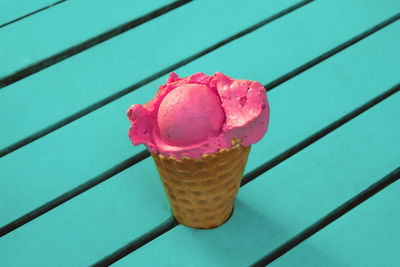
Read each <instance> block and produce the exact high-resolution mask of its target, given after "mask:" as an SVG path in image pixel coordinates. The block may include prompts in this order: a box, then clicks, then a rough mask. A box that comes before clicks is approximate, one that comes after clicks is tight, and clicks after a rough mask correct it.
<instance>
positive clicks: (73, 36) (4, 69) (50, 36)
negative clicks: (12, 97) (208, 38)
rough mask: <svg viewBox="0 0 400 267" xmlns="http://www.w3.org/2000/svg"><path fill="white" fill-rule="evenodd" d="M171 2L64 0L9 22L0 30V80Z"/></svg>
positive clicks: (163, 0) (166, 0)
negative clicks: (19, 19) (11, 22)
mask: <svg viewBox="0 0 400 267" xmlns="http://www.w3.org/2000/svg"><path fill="white" fill-rule="evenodd" d="M172 2H173V1H172V0H162V1H156V0H151V1H145V2H144V3H138V2H136V1H129V0H114V1H110V0H100V1H98V0H84V1H67V2H65V3H63V4H62V5H57V6H54V7H53V8H50V9H47V10H44V11H43V12H40V13H37V14H34V15H32V16H30V17H27V18H26V19H24V20H21V21H18V22H16V23H13V24H11V25H8V27H5V28H2V29H0V40H1V42H0V51H1V54H0V58H1V62H2V64H1V65H0V80H2V79H4V78H6V77H8V76H9V75H12V74H13V73H15V72H17V71H19V70H21V69H23V68H25V67H27V66H30V65H32V64H35V63H37V62H39V61H41V60H43V59H46V58H49V57H50V56H52V55H55V54H57V53H59V52H61V51H63V50H65V49H68V48H70V47H71V46H75V45H77V44H79V43H82V42H84V41H86V40H88V39H90V38H92V37H94V36H96V35H100V34H102V33H104V32H106V31H108V30H111V29H112V28H114V27H117V26H119V25H121V24H124V23H126V22H128V21H131V20H134V19H136V18H138V17H140V16H143V15H145V14H147V13H149V12H151V11H153V10H154V9H158V8H160V7H162V6H164V5H167V4H169V3H172ZM77 22H79V23H77Z"/></svg>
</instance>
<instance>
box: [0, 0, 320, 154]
mask: <svg viewBox="0 0 400 267" xmlns="http://www.w3.org/2000/svg"><path fill="white" fill-rule="evenodd" d="M312 1H314V0H306V1H302V2H299V3H297V4H295V5H293V6H291V7H289V8H287V9H284V10H282V11H280V12H279V13H277V14H275V15H273V16H271V17H269V18H266V19H264V20H262V21H261V22H259V23H256V24H254V25H253V26H250V27H249V28H247V29H245V30H243V31H241V32H238V33H237V34H234V35H232V36H231V37H228V38H227V39H224V40H222V41H220V42H218V43H217V44H215V45H212V46H210V47H208V48H206V49H205V50H203V51H200V52H198V53H196V54H194V55H192V56H190V57H188V58H186V59H184V60H182V61H179V62H177V63H175V64H173V65H171V66H170V67H168V68H166V69H164V70H161V71H160V72H157V73H155V74H153V75H151V76H149V77H147V78H145V79H143V80H141V81H139V82H138V83H135V84H133V85H132V86H130V87H128V88H125V89H123V90H121V91H119V92H117V93H114V94H112V95H110V96H109V97H106V98H104V99H102V100H100V101H98V102H96V103H94V104H92V105H90V106H88V107H86V108H84V109H82V110H80V111H78V112H76V113H74V114H72V115H70V116H68V117H66V118H64V119H62V120H60V121H58V122H56V123H54V124H52V125H50V126H48V127H46V128H44V129H42V130H40V131H38V132H36V133H34V134H32V135H29V136H28V137H26V138H23V139H22V140H20V141H18V142H15V143H13V144H11V145H9V146H7V147H5V148H4V149H2V150H0V158H1V157H3V156H5V155H7V154H9V153H11V152H13V151H15V150H17V149H19V148H21V147H23V146H25V145H27V144H30V143H32V142H34V141H35V140H37V139H39V138H41V137H43V136H46V135H47V134H49V133H51V132H53V131H55V130H57V129H59V128H61V127H63V126H65V125H67V124H69V123H71V122H73V121H75V120H77V119H79V118H81V117H83V116H85V115H87V114H89V113H91V112H93V111H95V110H97V109H99V108H101V107H103V106H105V105H107V104H109V103H111V102H112V101H114V100H117V99H119V98H121V97H123V96H125V95H127V94H129V93H131V92H133V91H135V90H136V89H138V88H140V87H142V86H144V85H146V84H148V83H150V82H152V81H154V80H156V79H158V78H160V77H162V76H164V75H166V74H168V73H170V72H171V71H174V70H175V69H177V68H179V67H182V66H184V65H186V64H188V63H190V62H192V61H194V60H196V59H198V58H200V57H202V56H204V55H206V54H208V53H210V52H212V51H214V50H216V49H218V48H220V47H222V46H224V45H226V44H228V43H230V42H232V41H234V40H236V39H238V38H240V37H243V36H244V35H247V34H249V33H251V32H253V31H255V30H257V29H258V28H260V27H262V26H265V25H266V24H268V23H270V22H272V21H274V20H276V19H278V18H280V17H282V16H284V15H286V14H288V13H290V12H292V11H294V10H296V9H298V8H300V7H302V6H304V5H306V4H308V3H310V2H312ZM0 88H1V82H0Z"/></svg>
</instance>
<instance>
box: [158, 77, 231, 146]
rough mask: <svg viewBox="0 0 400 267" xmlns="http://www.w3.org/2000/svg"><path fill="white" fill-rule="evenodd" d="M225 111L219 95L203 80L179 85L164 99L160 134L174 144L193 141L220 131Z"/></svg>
mask: <svg viewBox="0 0 400 267" xmlns="http://www.w3.org/2000/svg"><path fill="white" fill-rule="evenodd" d="M224 120H225V115H224V112H223V110H222V108H221V101H220V100H219V98H218V96H217V95H216V94H215V93H214V92H212V91H211V90H210V89H209V88H208V87H207V86H205V85H202V84H185V85H181V86H179V87H177V88H176V89H175V90H173V91H171V92H170V93H169V94H168V95H166V96H165V97H164V99H163V100H162V101H161V104H160V107H159V109H158V114H157V123H158V127H159V130H160V136H161V138H162V139H163V140H165V141H166V142H167V143H169V144H171V145H175V146H176V145H179V146H180V145H191V144H196V143H200V142H202V141H204V140H206V139H207V138H211V137H215V136H217V135H218V134H219V133H220V132H221V128H222V124H223V123H224Z"/></svg>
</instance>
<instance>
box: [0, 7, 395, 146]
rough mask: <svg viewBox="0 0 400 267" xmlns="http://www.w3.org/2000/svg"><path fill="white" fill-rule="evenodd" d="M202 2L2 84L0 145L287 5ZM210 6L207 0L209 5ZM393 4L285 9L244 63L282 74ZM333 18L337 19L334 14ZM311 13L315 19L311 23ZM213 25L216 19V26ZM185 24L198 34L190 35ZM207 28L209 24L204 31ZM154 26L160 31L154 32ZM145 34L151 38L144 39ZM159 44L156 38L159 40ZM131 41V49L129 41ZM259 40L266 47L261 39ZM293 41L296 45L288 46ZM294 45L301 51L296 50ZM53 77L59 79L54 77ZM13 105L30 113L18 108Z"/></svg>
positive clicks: (390, 12)
mask: <svg viewBox="0 0 400 267" xmlns="http://www.w3.org/2000/svg"><path fill="white" fill-rule="evenodd" d="M239 2H240V1H239ZM291 2H293V1H291ZM202 3H203V2H196V3H190V4H189V5H187V6H184V7H181V8H179V9H177V10H175V11H173V12H172V13H173V16H172V14H168V15H167V16H162V17H160V18H158V19H157V20H156V21H152V22H150V23H146V24H145V25H143V26H141V27H139V28H136V29H135V30H133V31H130V32H127V33H125V34H123V35H121V36H119V37H116V38H113V39H112V40H109V41H107V42H105V43H103V44H101V45H99V46H97V47H94V48H92V49H90V50H89V51H86V52H83V53H81V54H79V55H76V56H74V57H72V58H70V59H68V60H66V61H64V62H61V63H59V64H57V65H56V66H53V67H51V68H48V69H46V70H43V71H42V72H40V73H37V74H36V75H32V76H30V77H28V78H26V79H24V80H22V81H19V82H18V83H16V84H13V85H11V86H9V87H7V88H6V90H0V101H1V102H0V112H1V114H6V116H4V117H3V118H1V120H2V122H1V125H4V124H6V125H9V126H8V127H6V131H7V132H6V133H5V134H3V135H2V136H0V148H4V147H6V146H7V145H10V144H12V143H14V142H17V141H19V140H21V139H22V138H25V137H27V136H30V135H31V134H33V133H36V132H37V131H39V130H41V129H43V128H45V127H47V126H49V125H52V124H53V123H56V122H58V121H59V120H61V119H64V118H65V117H68V116H70V115H71V114H74V113H76V112H78V111H80V110H82V109H83V108H85V107H87V106H89V105H91V104H93V103H96V102H97V101H100V100H102V99H104V98H105V97H107V96H109V95H111V94H112V93H115V92H116V91H120V90H123V89H125V88H127V87H129V86H131V85H132V84H135V83H137V82H139V81H141V80H142V79H144V78H146V77H149V76H150V75H152V74H153V73H154V72H156V71H160V70H162V69H164V68H166V67H168V66H170V65H172V64H173V63H176V62H177V61H179V60H182V59H184V58H186V57H187V56H190V55H192V54H194V53H195V52H197V51H199V50H201V49H202V48H204V47H205V46H208V45H211V44H214V43H216V42H217V41H219V40H221V37H227V36H230V35H231V34H233V33H236V32H238V31H239V30H241V29H243V28H245V27H246V26H248V25H251V23H254V22H257V21H259V20H261V19H262V18H263V17H267V16H268V15H269V14H274V13H275V12H277V11H278V10H280V8H283V7H284V6H288V5H289V2H283V1H276V2H268V1H267V2H265V1H263V3H264V4H272V3H273V6H271V8H268V12H267V11H265V9H266V8H262V7H259V8H256V9H254V12H256V11H257V13H254V12H253V11H249V10H248V11H246V10H244V9H243V8H244V7H243V6H242V2H240V3H239V4H237V5H233V4H232V5H233V7H232V8H234V10H236V11H235V13H232V14H227V13H229V12H227V11H226V8H224V4H222V3H221V4H220V7H219V8H217V9H215V13H211V12H210V10H209V9H208V6H207V5H206V4H203V5H204V6H206V7H204V6H203V9H205V8H207V12H197V10H202V9H201V8H200V6H202ZM207 3H208V2H207ZM232 3H236V2H232ZM215 5H216V4H215V3H213V6H215ZM246 6H247V5H246ZM251 6H252V7H253V6H254V5H253V4H252V5H251ZM247 8H249V7H247ZM213 10H214V9H213ZM224 10H225V11H224ZM354 10H358V12H354ZM398 10H400V2H398V1H397V0H393V1H388V2H387V3H386V4H385V5H382V4H381V1H378V0H375V1H368V2H367V3H365V1H361V0H355V1H352V2H349V1H335V3H333V2H332V1H318V2H315V3H311V4H310V5H309V6H308V7H307V6H306V7H303V8H301V9H300V10H298V11H296V12H294V13H293V16H289V17H288V19H286V20H284V22H280V21H282V20H278V21H276V22H275V23H273V24H271V25H269V26H267V27H264V28H263V29H260V30H259V31H257V32H260V33H258V36H259V38H261V39H260V41H258V45H257V43H256V44H254V45H253V49H257V51H260V52H258V53H253V54H251V55H250V57H251V58H249V62H250V61H252V62H258V61H262V60H264V61H265V62H263V63H264V64H267V62H268V63H269V64H270V65H273V66H274V68H268V69H267V68H263V70H264V76H267V75H268V77H272V76H276V75H281V74H284V73H285V72H287V71H289V70H290V69H292V68H295V67H297V66H298V64H300V63H303V62H304V61H306V60H310V59H312V58H313V57H315V56H317V55H319V54H321V53H323V52H325V51H326V50H328V49H329V48H332V47H334V46H335V45H337V44H339V43H341V42H344V41H346V40H347V39H350V38H351V37H353V36H354V35H356V34H358V33H360V32H362V31H364V30H366V29H368V28H370V27H372V26H373V25H375V24H377V23H379V22H380V21H382V20H384V19H385V18H388V17H389V16H391V15H393V14H395V13H396V12H398ZM237 12H239V14H249V15H248V16H249V17H243V21H245V22H246V23H247V24H243V21H242V20H238V19H237V15H238V13H237ZM316 12H321V14H323V16H322V15H321V17H318V18H317V19H316V18H315V17H314V16H315V14H316ZM187 14H192V15H191V19H190V21H187V23H185V24H182V23H181V22H182V21H183V20H185V18H186V16H187ZM196 14H197V15H196ZM221 14H224V23H218V22H219V21H221V19H220V17H219V16H220V15H221ZM257 14H258V15H257ZM170 16H171V17H170ZM225 16H227V17H225ZM205 17H207V18H206V19H205ZM338 17H340V18H341V19H340V20H338V19H337V18H338ZM315 20H318V22H319V23H315ZM204 21H207V22H209V23H210V24H207V25H211V26H208V27H207V26H205V24H204ZM276 24H277V25H276ZM286 24H291V25H293V27H294V28H293V29H288V28H287V27H286ZM215 25H218V28H216V27H217V26H215ZM189 26H190V27H189ZM233 26H234V27H233ZM191 27H194V28H195V29H197V30H198V32H197V33H201V34H200V35H195V36H194V35H193V31H192V28H191ZM211 27H212V28H213V31H209V28H211ZM171 29H175V31H176V32H179V33H180V35H179V36H177V35H171V34H170V33H171ZM306 29H307V30H306ZM327 29H329V30H327ZM160 31H162V33H163V34H157V33H158V32H160ZM292 32H297V33H296V35H294V36H297V37H293V36H291V37H289V36H290V34H292ZM148 36H153V37H152V38H151V39H149V38H148ZM177 38H178V39H177ZM160 43H162V44H163V45H162V46H160V45H159V44H160ZM133 44H135V48H136V49H133V48H132V45H133ZM267 44H268V45H269V46H266V45H267ZM266 47H268V49H266ZM294 47H299V48H298V49H294ZM301 50H302V51H303V52H302V53H299V52H298V51H301ZM154 51H157V53H154ZM176 51H179V53H176ZM247 54H248V53H247ZM149 58H151V59H152V60H149ZM242 60H243V59H241V58H240V59H239V58H237V57H232V58H231V59H230V62H229V63H230V64H234V65H236V66H238V67H239V66H240V65H239V64H240V63H239V62H240V61H242ZM261 63H262V62H260V64H261ZM226 65H228V64H226ZM253 65H254V63H249V65H248V66H246V67H250V68H254V67H253ZM130 70H131V71H130ZM196 71H199V70H196ZM82 73H84V74H85V75H82ZM253 76H255V75H253ZM76 77H79V79H76ZM249 78H252V77H249ZM60 80H62V81H63V82H62V83H60ZM32 88H35V89H34V90H32ZM54 88H57V89H58V90H54ZM60 99H62V101H60ZM43 102H45V103H46V107H38V105H37V104H36V103H43ZM10 103H12V104H10ZM21 109H26V110H30V112H28V113H21V112H18V111H19V110H21ZM49 111H51V112H49Z"/></svg>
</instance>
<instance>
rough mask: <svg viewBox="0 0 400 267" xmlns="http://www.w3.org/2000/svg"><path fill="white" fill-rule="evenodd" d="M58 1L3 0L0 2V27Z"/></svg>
mask: <svg viewBox="0 0 400 267" xmlns="http://www.w3.org/2000/svg"><path fill="white" fill-rule="evenodd" d="M58 1H59V0H35V1H25V0H9V1H6V0H3V1H1V2H0V25H4V24H6V23H8V22H11V21H13V20H16V19H18V18H21V17H23V16H25V15H27V14H29V13H32V12H35V11H37V10H39V9H42V8H44V7H46V6H48V5H51V4H54V3H56V2H58Z"/></svg>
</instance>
